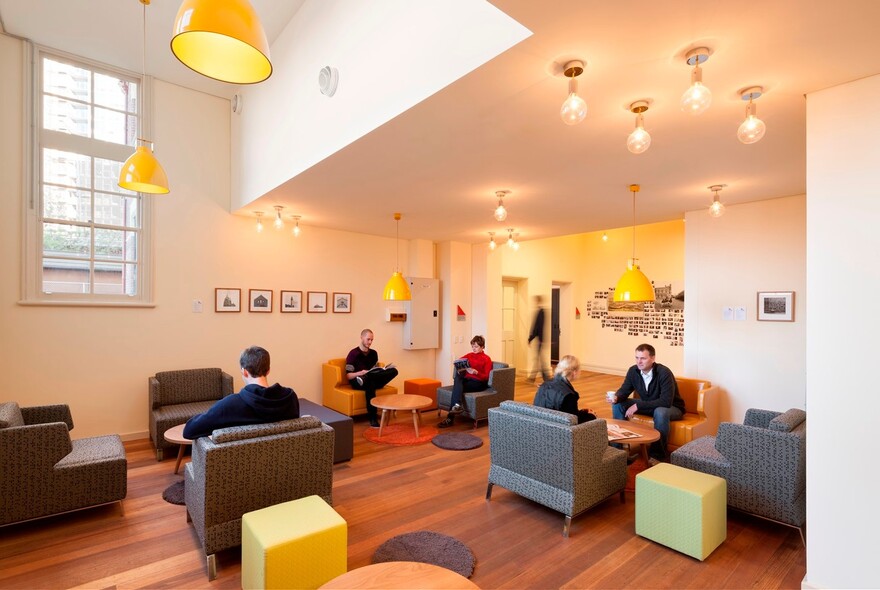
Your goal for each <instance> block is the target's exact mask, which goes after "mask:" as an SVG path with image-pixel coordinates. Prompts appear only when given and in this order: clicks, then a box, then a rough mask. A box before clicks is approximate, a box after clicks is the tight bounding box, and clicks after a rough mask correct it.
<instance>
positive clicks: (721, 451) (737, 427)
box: [671, 409, 807, 541]
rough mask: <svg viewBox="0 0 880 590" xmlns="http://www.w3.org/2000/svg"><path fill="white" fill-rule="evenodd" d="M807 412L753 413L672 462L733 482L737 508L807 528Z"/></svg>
mask: <svg viewBox="0 0 880 590" xmlns="http://www.w3.org/2000/svg"><path fill="white" fill-rule="evenodd" d="M806 439H807V414H806V412H804V411H803V410H799V409H791V410H788V411H787V412H785V413H780V412H772V411H769V410H757V409H749V410H748V411H746V417H745V421H744V423H743V424H733V423H731V422H722V423H721V425H720V426H719V427H718V436H717V437H715V436H704V437H702V438H698V439H697V440H694V441H691V442H689V443H687V444H686V445H684V446H683V447H680V448H678V449H676V450H675V451H674V452H673V453H672V457H671V459H672V463H673V464H674V465H678V466H680V467H685V468H687V469H693V470H695V471H702V472H703V473H710V474H712V475H717V476H718V477H723V478H724V479H726V480H727V503H728V505H729V506H731V507H732V508H736V509H738V510H742V511H744V512H749V513H751V514H755V515H757V516H760V517H762V518H766V519H768V520H772V521H775V522H780V523H782V524H786V525H788V526H792V527H795V528H797V529H798V530H799V531H800V533H801V540H802V541H803V538H804V536H803V535H804V533H803V527H804V525H805V524H806V521H807V516H806V495H807V487H806V473H807V467H806V463H807V449H806V447H807V443H806Z"/></svg>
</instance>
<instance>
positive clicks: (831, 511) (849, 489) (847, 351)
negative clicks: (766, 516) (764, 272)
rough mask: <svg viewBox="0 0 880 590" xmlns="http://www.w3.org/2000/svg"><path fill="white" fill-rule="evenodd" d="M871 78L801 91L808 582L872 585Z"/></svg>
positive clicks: (879, 208)
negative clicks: (804, 119) (804, 107)
mask: <svg viewBox="0 0 880 590" xmlns="http://www.w3.org/2000/svg"><path fill="white" fill-rule="evenodd" d="M878 101H880V76H873V77H870V78H865V79H863V80H857V81H855V82H851V83H849V84H844V85H842V86H837V87H834V88H829V89H827V90H823V91H820V92H816V93H813V94H809V95H808V96H807V207H806V208H807V211H806V218H807V253H806V263H807V289H808V291H809V299H808V300H807V317H808V319H809V322H808V324H807V330H806V342H807V346H806V364H807V367H809V372H808V373H807V381H806V397H807V406H808V408H809V416H810V419H809V423H810V426H809V429H808V430H807V449H808V453H807V523H808V527H807V575H806V578H805V580H804V586H805V587H811V588H880V569H878V568H877V564H876V560H877V536H876V535H877V530H878V529H880V511H878V510H877V508H876V506H875V503H874V500H875V499H876V498H877V496H878V495H880V479H878V477H877V473H876V472H875V471H874V469H873V468H872V467H870V463H869V464H867V465H866V464H865V456H864V454H862V453H860V452H858V451H860V450H865V449H873V448H874V439H875V438H876V432H877V427H876V422H877V420H876V416H875V412H874V411H873V402H874V399H875V398H876V393H875V391H874V388H873V387H872V385H873V384H874V381H875V379H873V378H872V376H873V374H874V373H875V372H876V367H875V363H874V362H873V361H874V358H873V356H874V352H875V351H876V348H877V337H876V333H877V329H876V328H877V320H876V312H875V310H874V309H873V303H874V297H873V296H872V295H871V294H872V293H877V292H878V291H880V273H878V271H877V263H876V261H875V260H874V258H875V257H876V254H875V253H876V252H877V251H878V249H880V233H878V231H877V224H878V220H880V189H878V187H880V169H878V162H880V148H878V145H877V142H876V140H875V138H876V137H877V135H878V134H880V117H878V115H877V110H876V104H877V102H878Z"/></svg>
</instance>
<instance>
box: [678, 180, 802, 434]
mask: <svg viewBox="0 0 880 590" xmlns="http://www.w3.org/2000/svg"><path fill="white" fill-rule="evenodd" d="M805 215H806V198H805V197H804V196H803V195H800V196H794V197H785V198H780V199H772V200H768V201H758V202H755V203H747V204H744V205H734V206H728V207H726V209H725V212H724V215H723V216H721V217H719V218H712V217H710V216H709V215H707V214H706V210H705V209H700V210H698V211H692V212H689V213H687V214H686V216H685V219H686V221H687V235H686V238H685V268H687V276H686V279H685V293H686V297H685V372H686V374H687V375H688V376H690V377H697V378H702V379H708V380H710V381H712V383H713V384H715V385H717V386H718V387H720V388H721V393H722V397H721V420H722V421H724V420H727V421H731V422H742V420H743V417H744V416H745V413H746V410H747V409H748V408H763V409H767V410H776V411H785V410H787V409H789V408H803V407H804V404H805V401H806V399H805V396H806V373H807V371H806V367H807V365H806V360H805V354H806V348H805V345H804V339H805V337H806V326H807V320H808V316H807V314H806V300H807V296H806V295H807V292H806V253H805V244H806V218H805ZM758 291H794V292H795V314H794V318H795V321H794V322H759V321H757V292H758ZM726 306H730V307H734V308H736V307H745V309H746V319H745V321H727V320H724V319H723V315H722V308H723V307H726Z"/></svg>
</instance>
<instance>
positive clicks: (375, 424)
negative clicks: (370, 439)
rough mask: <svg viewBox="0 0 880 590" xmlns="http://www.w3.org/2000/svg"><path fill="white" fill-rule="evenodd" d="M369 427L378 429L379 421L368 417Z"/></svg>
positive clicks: (373, 417)
mask: <svg viewBox="0 0 880 590" xmlns="http://www.w3.org/2000/svg"><path fill="white" fill-rule="evenodd" d="M370 426H371V427H372V428H379V419H378V418H376V417H375V416H370Z"/></svg>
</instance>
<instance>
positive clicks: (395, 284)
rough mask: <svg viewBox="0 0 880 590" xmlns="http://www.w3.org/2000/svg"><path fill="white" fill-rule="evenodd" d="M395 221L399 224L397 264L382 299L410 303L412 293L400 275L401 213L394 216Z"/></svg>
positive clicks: (386, 284)
mask: <svg viewBox="0 0 880 590" xmlns="http://www.w3.org/2000/svg"><path fill="white" fill-rule="evenodd" d="M394 221H396V222H397V238H396V245H397V264H396V266H395V267H394V268H395V270H394V274H392V275H391V278H390V279H388V282H387V283H385V290H384V291H383V292H382V298H383V299H384V300H385V301H410V300H412V293H411V292H410V290H409V285H408V284H407V282H406V279H404V278H403V275H402V274H400V213H395V214H394Z"/></svg>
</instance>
